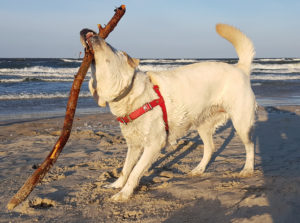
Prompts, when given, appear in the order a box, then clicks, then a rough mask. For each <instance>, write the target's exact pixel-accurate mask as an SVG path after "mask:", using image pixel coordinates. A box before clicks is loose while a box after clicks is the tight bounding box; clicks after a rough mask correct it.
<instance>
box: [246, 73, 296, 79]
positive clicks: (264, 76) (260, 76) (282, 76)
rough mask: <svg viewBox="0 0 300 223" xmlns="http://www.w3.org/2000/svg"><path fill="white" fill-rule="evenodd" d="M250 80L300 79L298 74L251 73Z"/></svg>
mask: <svg viewBox="0 0 300 223" xmlns="http://www.w3.org/2000/svg"><path fill="white" fill-rule="evenodd" d="M251 80H266V81H267V80H270V81H284V80H300V75H278V74H277V75H273V74H269V75H255V74H252V75H251Z"/></svg>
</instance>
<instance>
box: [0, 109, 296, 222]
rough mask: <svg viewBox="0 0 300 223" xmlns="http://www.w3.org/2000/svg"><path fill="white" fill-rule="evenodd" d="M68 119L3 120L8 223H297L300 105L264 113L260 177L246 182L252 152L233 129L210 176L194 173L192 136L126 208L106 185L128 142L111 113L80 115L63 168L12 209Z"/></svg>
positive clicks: (226, 130)
mask: <svg viewBox="0 0 300 223" xmlns="http://www.w3.org/2000/svg"><path fill="white" fill-rule="evenodd" d="M62 123H63V117H52V118H49V117H48V118H40V119H35V120H10V121H9V120H8V121H1V122H0V126H1V133H0V159H1V162H0V171H1V172H0V179H1V181H0V197H1V199H0V216H1V217H0V222H135V221H137V222H178V223H179V222H239V223H240V222H264V223H268V222H298V221H299V219H300V212H299V207H300V147H299V141H300V136H299V126H300V106H295V105H293V106H276V107H271V106H265V107H262V106H259V108H258V110H257V120H256V125H255V131H254V136H253V139H254V142H255V149H256V157H255V172H254V175H253V176H250V177H246V178H240V177H239V175H238V173H239V171H240V170H241V169H242V167H243V164H244V161H245V151H244V147H243V144H242V143H241V141H240V139H239V138H238V136H237V135H236V132H235V130H234V129H233V127H232V125H231V123H230V122H229V123H228V124H227V125H225V126H223V127H221V128H220V129H218V130H217V132H216V134H215V135H214V142H215V145H216V148H217V151H216V152H215V153H214V155H213V158H212V161H211V162H210V164H209V166H208V169H207V171H206V173H204V174H203V175H202V176H196V177H190V176H188V173H189V171H190V170H192V169H193V168H194V167H195V166H196V165H197V163H198V162H200V160H201V158H202V155H203V143H202V141H201V139H200V138H199V136H198V135H197V132H196V131H194V130H191V131H189V133H188V134H187V136H185V137H183V138H181V139H179V140H178V144H177V145H176V146H175V147H174V148H172V147H167V148H165V149H163V150H162V151H161V154H160V156H159V158H158V159H157V160H156V162H155V163H154V164H153V166H152V167H151V168H150V169H149V171H147V172H146V173H145V175H144V177H143V178H142V179H141V182H140V185H139V187H138V188H137V189H136V191H135V193H134V195H133V197H132V198H131V199H130V200H129V201H127V202H113V201H111V200H110V197H111V196H112V195H113V194H115V193H116V192H118V189H107V188H105V187H104V185H106V184H108V183H111V182H113V181H114V180H115V179H116V178H117V177H118V175H119V173H120V171H121V168H122V165H123V162H124V159H125V156H126V149H127V147H126V143H125V140H124V139H123V137H122V135H121V132H120V128H119V123H117V121H116V120H115V117H113V116H112V115H111V114H109V113H101V114H94V115H93V114H88V115H77V116H76V117H75V120H74V125H73V131H72V133H71V137H70V139H69V141H68V143H67V145H66V146H65V148H64V150H63V152H62V154H61V155H60V157H59V158H58V160H57V162H56V164H55V165H54V167H53V168H52V169H51V170H50V172H49V173H48V174H47V176H46V177H45V179H44V180H43V181H42V183H41V184H39V185H37V187H36V188H35V189H34V191H33V192H32V193H31V195H30V196H29V197H28V198H27V199H26V200H25V201H24V202H23V203H22V204H21V205H19V206H17V207H16V208H15V209H14V210H13V211H8V210H7V209H6V205H7V203H8V201H9V200H10V198H11V197H12V196H13V195H14V194H15V193H16V192H17V190H18V189H19V188H20V187H21V186H22V185H23V183H24V182H25V180H26V179H27V177H28V176H30V175H31V173H32V172H33V171H34V169H35V168H36V167H37V166H38V165H39V164H40V163H41V162H42V161H43V160H44V158H45V157H46V156H47V155H48V153H49V152H50V150H51V149H52V147H53V145H54V144H55V142H56V140H57V139H58V136H59V134H60V130H61V128H62Z"/></svg>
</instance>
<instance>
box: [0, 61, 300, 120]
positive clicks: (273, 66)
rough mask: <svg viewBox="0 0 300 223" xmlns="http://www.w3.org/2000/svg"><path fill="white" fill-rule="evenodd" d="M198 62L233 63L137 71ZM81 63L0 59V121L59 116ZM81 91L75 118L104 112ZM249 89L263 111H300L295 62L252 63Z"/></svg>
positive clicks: (143, 64)
mask: <svg viewBox="0 0 300 223" xmlns="http://www.w3.org/2000/svg"><path fill="white" fill-rule="evenodd" d="M202 61H221V62H225V63H230V64H234V63H237V59H232V58H222V59H213V58H212V59H211V58H210V59H202V58H201V59H141V60H140V65H139V69H140V70H142V71H150V70H152V71H160V70H168V69H173V68H176V67H178V66H182V65H187V64H191V63H196V62H202ZM81 62H82V60H81V59H80V58H78V59H74V58H0V121H4V120H24V119H39V118H45V117H59V116H64V114H65V110H66V105H67V101H68V97H69V92H70V88H71V86H72V82H73V79H74V75H75V74H76V73H77V71H78V68H79V67H80V65H81ZM90 75H91V74H90V71H89V72H88V73H87V75H86V78H85V81H84V83H83V85H82V88H81V91H80V95H79V100H78V106H77V110H76V114H95V113H103V112H109V108H108V107H106V108H100V107H98V106H97V103H96V102H95V101H94V99H93V98H92V97H91V94H90V93H89V90H88V80H89V78H90ZM251 85H252V89H253V91H254V93H255V95H256V98H257V102H258V104H259V105H262V106H278V105H300V58H258V59H255V60H254V63H253V66H252V74H251Z"/></svg>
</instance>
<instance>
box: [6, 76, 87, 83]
mask: <svg viewBox="0 0 300 223" xmlns="http://www.w3.org/2000/svg"><path fill="white" fill-rule="evenodd" d="M38 81H43V82H73V81H74V79H73V78H72V79H71V78H36V77H27V78H22V79H2V80H0V83H21V82H38ZM86 81H87V80H86Z"/></svg>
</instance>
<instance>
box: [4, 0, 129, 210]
mask: <svg viewBox="0 0 300 223" xmlns="http://www.w3.org/2000/svg"><path fill="white" fill-rule="evenodd" d="M125 11H126V8H125V5H122V6H120V7H119V8H117V9H115V14H114V16H113V17H112V19H111V20H110V21H109V22H108V24H107V25H106V26H105V27H104V28H102V26H101V25H98V28H99V33H98V35H99V36H100V37H102V38H103V39H105V38H106V37H107V36H108V35H109V33H110V32H112V31H113V30H114V28H115V27H116V26H117V24H118V22H119V21H120V19H121V18H122V16H123V15H124V14H125ZM93 59H94V55H93V52H92V50H90V49H88V47H87V48H86V49H85V55H84V58H83V60H82V63H81V66H80V68H79V70H78V72H77V74H76V76H75V78H74V81H73V85H72V88H71V90H70V96H69V100H68V104H67V109H66V115H65V120H64V125H63V129H62V132H61V135H60V137H59V139H58V140H57V142H56V144H55V145H54V147H53V149H52V151H51V152H50V153H49V155H48V156H47V157H46V159H45V160H44V162H43V163H42V164H41V165H40V166H39V168H38V169H37V170H36V171H35V172H34V173H33V174H32V175H31V176H30V177H29V178H28V179H27V180H26V182H25V183H24V185H23V186H22V187H21V188H20V190H19V191H18V192H17V193H16V194H15V195H14V196H13V198H12V199H11V200H10V202H9V203H8V204H7V209H8V210H12V209H14V208H15V207H16V206H17V205H19V204H20V203H21V202H23V201H24V200H25V199H26V198H27V197H28V196H29V194H30V193H31V192H32V190H33V189H34V188H35V186H36V185H37V184H38V183H39V182H41V181H42V179H43V178H44V176H45V175H46V174H47V172H48V171H49V170H50V168H51V167H52V166H53V165H54V163H55V162H56V160H57V158H58V156H59V154H60V153H61V151H62V150H63V148H64V146H65V145H66V143H67V141H68V139H69V137H70V134H71V130H72V125H73V120H74V115H75V110H76V107H77V100H78V96H79V92H80V88H81V85H82V82H83V80H84V78H85V75H86V73H87V71H88V69H89V67H90V65H91V63H92V60H93Z"/></svg>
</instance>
